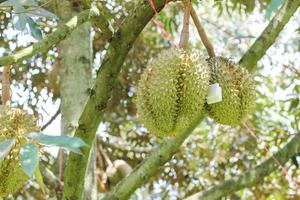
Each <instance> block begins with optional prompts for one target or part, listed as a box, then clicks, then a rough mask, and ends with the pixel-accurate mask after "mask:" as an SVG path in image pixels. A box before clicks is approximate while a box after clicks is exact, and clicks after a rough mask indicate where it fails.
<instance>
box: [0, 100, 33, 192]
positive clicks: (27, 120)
mask: <svg viewBox="0 0 300 200" xmlns="http://www.w3.org/2000/svg"><path fill="white" fill-rule="evenodd" d="M31 131H38V127H37V125H36V119H35V118H34V117H33V116H32V115H29V114H27V113H25V112H23V111H22V110H20V109H16V108H7V107H4V106H1V107H0V142H1V141H4V140H6V139H10V138H12V137H15V138H16V142H15V145H14V146H13V147H12V149H11V151H10V152H9V154H8V155H7V156H6V157H5V158H4V160H3V161H2V162H1V163H0V197H5V196H7V195H8V194H10V193H14V192H16V191H17V190H18V189H20V188H21V187H22V186H23V185H24V183H25V182H26V181H27V180H28V179H29V177H28V176H27V175H26V174H25V173H24V171H23V169H22V167H21V165H20V162H19V153H20V149H21V147H22V146H23V144H24V143H25V142H26V139H25V137H22V135H23V134H24V133H27V132H31Z"/></svg>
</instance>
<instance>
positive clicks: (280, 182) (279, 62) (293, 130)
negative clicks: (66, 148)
mask: <svg viewBox="0 0 300 200" xmlns="http://www.w3.org/2000/svg"><path fill="white" fill-rule="evenodd" d="M0 2H1V1H0ZM135 2H136V1H122V0H109V1H100V3H102V4H103V6H104V7H105V8H106V11H107V12H106V13H105V16H106V17H107V18H108V20H109V21H110V23H111V26H112V27H113V28H114V29H117V28H118V27H119V26H120V23H121V21H122V19H124V17H125V16H127V15H128V14H129V13H130V10H131V9H132V8H133V7H134V5H135ZM280 2H281V3H282V1H274V0H273V1H271V0H249V1H248V0H218V1H217V0H216V1H206V0H202V1H197V0H194V1H193V4H194V5H195V6H196V7H197V13H198V14H199V16H200V20H201V21H202V23H203V25H204V27H205V30H206V32H207V33H208V36H209V38H210V39H211V41H212V43H213V45H214V47H215V50H216V53H217V55H222V56H226V57H229V58H231V59H232V60H234V61H238V60H239V58H240V57H241V55H243V53H245V52H246V50H247V48H248V47H249V46H250V45H251V44H252V43H253V42H254V40H255V38H256V37H257V36H258V35H259V34H260V32H261V31H262V30H263V28H264V27H265V26H266V25H267V23H268V21H269V20H270V17H271V16H273V15H274V12H275V11H276V9H277V8H278V7H279V5H280ZM38 3H39V5H42V6H43V7H44V8H45V9H47V10H50V11H51V12H53V13H55V9H53V5H52V3H53V2H51V1H49V3H47V2H45V1H39V2H38ZM182 14H183V12H182V7H181V5H180V4H179V3H172V4H169V5H168V7H167V8H166V9H164V11H163V12H162V13H160V15H159V16H158V20H159V21H160V22H162V24H163V25H164V28H165V30H167V31H168V33H170V34H171V35H172V37H173V38H174V40H175V42H177V41H178V38H179V33H180V30H181V21H182ZM13 16H14V14H13V12H12V11H9V10H0V19H1V21H0V56H3V55H7V54H9V53H11V52H15V51H17V50H18V49H21V48H23V47H25V46H28V45H29V44H31V43H33V42H36V39H35V38H34V37H33V36H32V34H31V33H30V30H29V29H25V30H24V31H18V30H16V29H15V27H14V25H13V23H12V21H13ZM33 18H34V20H35V22H36V24H37V25H38V28H39V29H40V30H41V31H42V33H43V34H44V36H45V35H46V34H48V33H51V32H52V31H54V30H56V27H57V20H58V19H53V18H50V19H49V18H47V19H46V18H44V17H40V16H33ZM191 24H192V27H191V33H190V34H191V35H190V36H191V39H190V47H189V48H198V49H203V50H204V48H203V45H202V44H201V42H200V40H199V38H198V35H197V32H196V29H195V28H194V27H193V23H191ZM299 27H300V13H299V11H298V12H297V13H296V14H295V16H294V17H293V19H292V20H291V21H290V22H289V24H288V25H287V27H286V28H285V29H284V31H283V32H282V33H281V34H280V37H279V38H278V39H277V42H276V43H275V44H274V45H273V46H272V47H271V48H270V49H269V50H268V52H267V54H266V55H265V56H264V57H263V59H262V60H261V61H260V62H259V63H258V66H257V69H258V70H257V71H256V72H255V74H254V76H255V80H256V82H257V90H258V92H257V105H256V110H255V113H254V114H253V115H251V116H249V118H248V119H247V123H248V125H249V127H250V128H251V129H252V130H253V131H254V132H255V133H256V134H257V136H258V138H259V140H256V139H255V138H253V137H252V136H251V134H249V131H247V129H246V128H245V127H243V126H242V125H241V126H240V127H237V128H231V127H228V126H220V125H218V124H216V123H214V122H213V121H212V120H210V119H206V120H205V121H203V122H202V123H201V124H200V125H199V127H198V128H197V129H196V130H195V132H194V133H193V134H192V135H191V136H190V137H189V139H188V140H187V141H186V142H185V144H184V145H183V146H182V147H181V149H180V152H179V153H177V154H176V155H175V156H174V157H173V158H172V160H171V161H170V162H168V163H167V164H166V165H165V166H164V167H163V168H162V169H160V171H161V173H160V175H158V176H156V177H152V178H150V180H149V182H148V183H147V184H146V185H145V186H144V187H142V188H140V189H139V190H137V191H136V192H135V194H134V195H133V196H132V197H131V198H132V199H145V200H147V199H149V200H150V199H182V198H184V197H186V196H188V195H191V194H193V193H194V192H198V191H201V190H203V189H206V188H208V187H209V186H212V185H214V184H216V183H218V182H220V181H223V180H225V179H228V178H231V177H234V176H236V175H238V174H241V173H243V172H244V171H245V170H247V169H249V168H251V167H254V166H256V165H257V164H259V163H260V162H261V161H263V160H265V159H266V158H267V157H269V156H270V154H269V153H268V152H266V151H265V150H264V147H268V148H269V149H270V151H272V152H276V151H277V150H278V148H280V147H282V146H283V145H284V144H286V142H287V141H288V140H289V138H290V137H291V136H292V135H293V134H297V133H299V127H300V120H299V118H300V103H299V101H300V100H299V99H300V79H299V78H300V76H299V74H300V73H299V71H300V65H299V63H300V52H299V49H300V48H299V47H300V33H299V30H300V28H299ZM107 46H108V45H107V42H106V41H103V40H102V37H101V32H99V31H97V30H93V51H94V77H95V76H96V70H97V69H98V68H99V66H100V64H101V63H102V61H103V57H104V55H105V52H106V49H107ZM169 47H170V44H169V43H168V41H167V40H166V39H165V38H164V37H163V35H162V34H161V32H160V31H159V30H158V29H157V27H156V26H155V25H154V24H153V23H149V24H148V25H147V27H146V28H145V30H144V31H143V33H142V34H141V35H140V36H139V38H138V39H137V41H136V42H135V44H134V47H133V49H132V50H131V51H130V53H129V55H128V57H127V59H126V61H125V63H124V66H123V68H122V71H121V74H120V75H119V77H118V80H117V83H116V85H115V86H114V90H113V95H112V97H111V99H110V101H109V105H108V107H107V109H106V114H105V117H104V120H103V122H102V123H101V125H100V127H99V130H98V136H99V137H98V142H97V143H98V145H97V176H98V188H99V189H98V191H99V195H100V196H101V193H103V192H106V191H108V190H109V189H110V187H111V186H112V183H111V182H110V181H109V179H108V178H107V170H106V169H107V167H108V166H109V165H110V164H109V163H110V162H113V161H115V160H124V161H126V162H127V163H128V164H129V165H131V167H135V166H136V165H137V164H139V163H140V162H141V161H142V160H143V159H144V158H145V157H146V156H147V154H149V151H151V149H152V148H155V146H157V145H158V144H160V143H161V142H162V139H161V138H157V137H154V136H153V135H151V134H149V133H148V131H147V130H146V129H145V128H143V125H142V124H140V123H139V121H138V120H137V118H136V115H135V93H136V88H137V84H138V80H139V77H140V74H141V73H142V71H143V69H144V68H145V67H146V65H147V62H148V61H149V60H150V59H151V58H153V57H155V56H156V55H157V54H159V52H160V51H161V50H162V49H165V48H169ZM57 57H58V53H57V49H56V47H53V49H51V50H49V51H48V52H46V53H40V54H39V55H37V56H35V57H33V58H30V59H28V60H26V61H23V62H22V63H20V64H16V65H14V66H13V68H12V69H11V74H12V77H11V78H12V81H11V90H12V105H13V106H17V107H20V108H22V109H24V110H27V111H28V112H30V113H34V114H35V115H36V116H38V117H39V119H40V120H39V121H40V125H41V126H43V125H44V124H46V123H47V122H48V121H49V120H50V119H51V117H52V116H53V115H54V114H55V113H56V110H58V112H59V103H60V91H59V83H60V81H61V79H62V77H59V75H58V68H59V66H58V65H57V64H56V58H57ZM297 72H298V73H297ZM59 117H60V116H59V115H58V118H57V119H55V120H54V121H59ZM57 124H59V123H52V124H50V125H49V126H48V127H44V128H45V130H46V131H47V129H49V130H51V131H53V130H56V133H54V134H58V133H60V126H58V125H57ZM48 152H50V153H47V154H44V156H43V164H44V165H45V166H47V167H48V168H49V169H51V170H52V171H53V172H54V174H56V173H57V162H56V159H57V158H56V154H55V153H53V151H51V150H48ZM295 164H297V163H295V162H294V163H293V162H292V160H291V162H289V163H287V164H286V166H285V167H286V168H287V170H288V175H289V176H288V177H286V175H285V174H283V173H282V171H281V170H280V167H278V170H277V171H276V172H274V173H272V174H271V176H269V177H267V178H265V179H264V180H262V181H263V182H261V183H258V184H257V185H255V186H253V187H252V188H247V189H244V190H241V191H239V192H237V193H235V194H234V195H232V196H230V197H228V198H229V199H297V198H298V197H299V195H300V190H299V188H298V189H297V187H296V185H294V183H295V182H298V184H299V183H300V170H299V169H298V168H297V166H296V165H295ZM291 179H293V180H291ZM0 181H1V180H0ZM60 192H61V191H60V189H59V188H57V187H48V189H47V194H45V195H43V194H41V192H40V191H39V187H38V185H37V184H36V183H35V182H34V181H30V182H29V183H28V184H26V185H25V186H24V188H23V189H21V190H20V191H19V193H18V194H15V195H14V196H11V197H7V199H14V198H15V199H56V196H59V193H60Z"/></svg>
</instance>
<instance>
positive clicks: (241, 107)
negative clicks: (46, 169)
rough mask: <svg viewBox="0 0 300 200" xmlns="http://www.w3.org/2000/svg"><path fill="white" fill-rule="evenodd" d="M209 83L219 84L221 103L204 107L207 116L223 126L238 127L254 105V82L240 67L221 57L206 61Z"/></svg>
mask: <svg viewBox="0 0 300 200" xmlns="http://www.w3.org/2000/svg"><path fill="white" fill-rule="evenodd" d="M208 63H209V67H210V70H211V79H210V83H211V84H214V83H219V85H220V87H221V88H222V101H221V102H218V103H214V104H210V105H208V104H207V105H206V106H205V107H206V110H207V112H208V114H209V116H210V117H211V118H212V119H214V120H215V121H216V122H218V123H220V124H224V125H230V126H235V125H238V124H239V123H240V122H241V121H242V119H243V118H244V117H245V116H246V115H247V114H248V113H249V112H251V110H252V109H253V107H254V104H255V96H256V92H255V82H254V80H253V78H252V77H251V75H250V74H249V72H248V71H247V70H246V69H245V68H243V67H242V66H240V65H238V64H236V63H234V62H232V61H230V60H228V59H227V58H223V57H214V58H210V59H209V60H208Z"/></svg>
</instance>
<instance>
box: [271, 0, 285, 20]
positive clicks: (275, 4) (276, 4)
mask: <svg viewBox="0 0 300 200" xmlns="http://www.w3.org/2000/svg"><path fill="white" fill-rule="evenodd" d="M284 1H285V0H272V1H271V2H270V3H269V5H268V7H267V9H266V18H267V19H270V17H271V15H272V13H273V12H274V11H276V10H277V8H278V7H279V6H281V5H282V4H283V3H284Z"/></svg>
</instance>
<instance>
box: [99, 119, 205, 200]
mask: <svg viewBox="0 0 300 200" xmlns="http://www.w3.org/2000/svg"><path fill="white" fill-rule="evenodd" d="M202 119H203V117H202V116H199V117H198V119H196V120H195V121H194V122H193V123H192V124H191V125H190V126H189V127H188V128H187V129H186V130H184V131H183V132H182V133H180V134H178V135H176V137H173V138H167V139H166V140H165V142H164V143H163V144H162V145H161V146H159V147H158V148H157V149H156V150H154V151H153V152H152V153H151V155H150V156H149V157H148V158H147V159H146V160H144V161H143V162H142V163H141V164H139V166H137V167H136V168H135V169H134V171H133V172H132V173H131V174H130V175H129V176H127V177H125V178H124V179H123V180H121V181H120V182H119V184H117V185H116V186H115V187H114V188H113V190H112V191H111V192H110V193H108V194H107V195H106V196H105V197H104V200H117V199H118V200H123V199H128V197H129V196H130V195H131V194H132V193H133V192H134V191H135V190H136V189H137V188H139V187H140V186H142V185H143V184H145V183H146V182H148V181H149V179H150V178H151V177H152V176H154V175H155V174H157V173H158V172H159V171H160V169H161V167H162V166H163V165H164V164H165V163H166V162H168V161H169V160H170V159H171V158H172V156H173V155H174V154H175V153H176V152H177V151H178V149H179V147H180V146H181V144H182V143H183V142H184V141H185V139H186V138H187V137H188V136H189V135H190V134H191V133H192V131H193V130H194V129H195V128H196V127H197V125H198V124H199V123H200V122H201V121H202Z"/></svg>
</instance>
